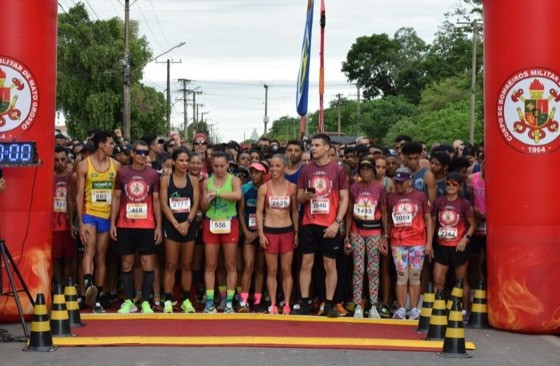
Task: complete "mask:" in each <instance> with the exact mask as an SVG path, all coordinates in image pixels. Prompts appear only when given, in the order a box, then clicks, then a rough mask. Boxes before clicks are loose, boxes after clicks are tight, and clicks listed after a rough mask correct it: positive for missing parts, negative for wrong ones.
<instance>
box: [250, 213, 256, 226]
mask: <svg viewBox="0 0 560 366" xmlns="http://www.w3.org/2000/svg"><path fill="white" fill-rule="evenodd" d="M249 229H254V230H256V229H257V214H249Z"/></svg>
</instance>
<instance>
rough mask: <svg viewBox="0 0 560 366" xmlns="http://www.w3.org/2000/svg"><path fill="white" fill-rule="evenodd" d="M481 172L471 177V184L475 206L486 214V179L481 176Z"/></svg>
mask: <svg viewBox="0 0 560 366" xmlns="http://www.w3.org/2000/svg"><path fill="white" fill-rule="evenodd" d="M480 175H481V173H475V174H473V175H472V177H471V185H472V187H473V194H474V208H475V209H476V211H478V212H480V213H481V214H483V215H486V195H485V184H484V179H482V177H481V176H480Z"/></svg>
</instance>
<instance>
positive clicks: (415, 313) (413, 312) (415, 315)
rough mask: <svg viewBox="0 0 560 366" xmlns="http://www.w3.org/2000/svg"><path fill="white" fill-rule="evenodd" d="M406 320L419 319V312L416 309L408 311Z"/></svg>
mask: <svg viewBox="0 0 560 366" xmlns="http://www.w3.org/2000/svg"><path fill="white" fill-rule="evenodd" d="M408 319H411V320H418V319H420V310H418V308H412V309H410V315H409V317H408Z"/></svg>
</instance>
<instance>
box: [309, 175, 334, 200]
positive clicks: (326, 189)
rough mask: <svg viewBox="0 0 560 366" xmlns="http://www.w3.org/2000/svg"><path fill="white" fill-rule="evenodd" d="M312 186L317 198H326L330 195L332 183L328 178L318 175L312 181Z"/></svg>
mask: <svg viewBox="0 0 560 366" xmlns="http://www.w3.org/2000/svg"><path fill="white" fill-rule="evenodd" d="M311 186H312V187H315V194H316V195H317V196H324V195H327V194H330V189H331V185H330V181H329V179H328V178H327V177H324V176H321V175H318V176H315V177H313V178H312V179H311Z"/></svg>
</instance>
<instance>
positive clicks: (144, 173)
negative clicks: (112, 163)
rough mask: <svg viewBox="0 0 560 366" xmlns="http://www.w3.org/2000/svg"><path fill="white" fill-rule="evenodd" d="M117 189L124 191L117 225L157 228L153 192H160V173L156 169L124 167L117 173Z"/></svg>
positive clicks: (135, 227) (134, 227)
mask: <svg viewBox="0 0 560 366" xmlns="http://www.w3.org/2000/svg"><path fill="white" fill-rule="evenodd" d="M115 190H121V191H122V192H121V204H120V207H119V216H118V220H117V227H119V228H127V229H155V227H156V220H155V216H154V207H153V205H154V201H153V194H154V192H155V193H159V175H158V173H157V172H156V171H155V170H154V169H152V168H151V167H149V166H146V168H145V169H144V170H135V169H133V168H132V166H130V165H127V166H125V167H123V168H122V169H121V170H119V172H118V173H117V179H116V180H115Z"/></svg>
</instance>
